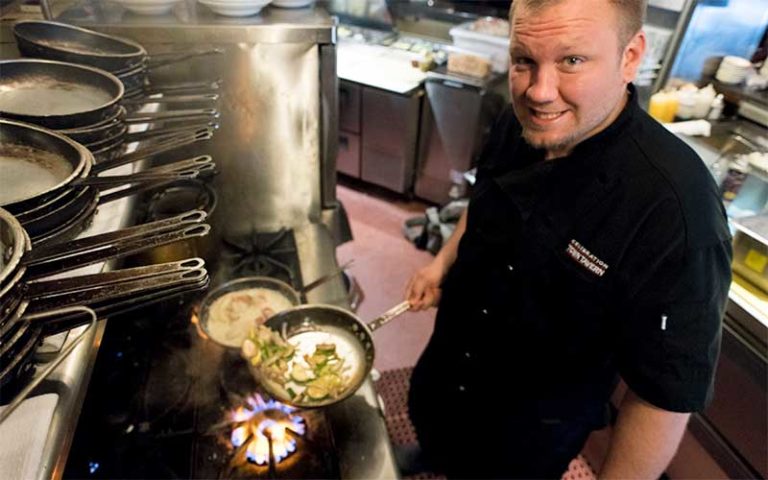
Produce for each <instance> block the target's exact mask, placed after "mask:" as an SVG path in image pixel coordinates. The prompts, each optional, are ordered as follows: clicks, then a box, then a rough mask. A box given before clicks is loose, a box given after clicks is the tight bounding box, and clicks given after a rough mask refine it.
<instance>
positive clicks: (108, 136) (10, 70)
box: [0, 59, 218, 162]
mask: <svg viewBox="0 0 768 480" xmlns="http://www.w3.org/2000/svg"><path fill="white" fill-rule="evenodd" d="M0 70H1V71H2V75H0V117H3V118H9V119H14V120H19V121H22V122H28V123H34V124H35V125H39V126H42V127H45V128H49V129H53V130H56V131H59V132H60V133H63V134H65V135H67V136H69V137H70V138H72V139H74V140H76V141H78V142H80V143H82V144H83V145H84V146H85V147H86V148H88V149H89V150H91V151H92V152H93V153H94V156H95V159H96V161H97V162H99V161H102V160H105V161H106V160H113V159H115V158H118V157H120V156H122V155H123V153H124V146H125V145H126V143H127V142H131V141H135V140H145V139H146V137H148V138H150V139H151V140H150V144H149V145H145V150H140V151H138V152H134V153H133V158H146V157H148V156H151V155H155V154H157V153H161V152H163V151H167V150H171V149H173V148H176V147H179V146H183V145H187V144H189V143H192V142H195V141H198V140H204V139H207V138H210V136H211V135H212V134H213V130H214V129H215V128H216V125H215V124H214V123H211V122H212V120H213V119H215V118H216V117H217V116H218V112H217V111H216V110H215V109H210V108H201V109H191V110H171V111H167V112H159V113H155V114H140V115H133V116H130V115H127V114H126V110H125V106H124V105H123V103H124V102H123V95H124V91H125V89H124V87H123V84H122V83H120V81H119V80H118V79H117V77H115V76H114V75H112V74H110V73H108V72H105V71H103V70H100V69H98V68H94V67H89V66H85V65H77V64H74V63H65V62H58V61H53V60H38V59H20V60H5V61H0ZM185 98H187V99H188V97H185ZM165 120H172V121H175V122H178V121H183V122H184V123H183V125H182V126H181V127H179V126H164V127H162V128H155V129H152V130H151V131H150V132H149V133H140V134H135V133H134V134H130V133H128V130H129V126H130V125H131V124H134V123H146V122H158V121H165ZM152 142H153V143H154V144H152Z"/></svg>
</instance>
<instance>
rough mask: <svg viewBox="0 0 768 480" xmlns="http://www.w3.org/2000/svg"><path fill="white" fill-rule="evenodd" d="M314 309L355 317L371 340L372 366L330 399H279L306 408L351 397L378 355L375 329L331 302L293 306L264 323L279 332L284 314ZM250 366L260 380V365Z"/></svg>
mask: <svg viewBox="0 0 768 480" xmlns="http://www.w3.org/2000/svg"><path fill="white" fill-rule="evenodd" d="M313 309H314V310H318V309H319V310H323V311H331V312H335V313H340V314H343V315H346V316H348V317H350V318H352V319H354V320H355V321H356V323H357V324H358V326H359V327H361V329H362V330H363V332H365V333H366V334H367V336H368V338H369V339H370V341H371V355H372V360H371V366H370V368H367V369H366V372H365V373H364V374H363V375H362V377H360V380H359V381H358V382H357V383H355V384H354V385H352V384H350V385H348V386H347V389H346V390H345V391H344V393H343V394H342V395H340V396H338V397H336V398H330V399H326V400H321V401H319V402H311V403H306V402H295V401H293V400H290V399H285V398H282V397H281V398H279V399H278V400H280V401H281V402H284V403H287V404H289V405H293V406H295V407H298V408H304V409H314V408H324V407H328V406H331V405H335V404H337V403H339V402H342V401H344V400H346V399H347V398H350V397H351V396H353V395H354V394H355V393H357V391H358V390H359V389H360V387H361V386H362V384H363V383H365V379H366V377H367V375H368V373H370V370H371V368H373V358H375V357H376V347H375V345H374V343H373V338H374V337H373V331H372V330H371V329H370V327H368V324H366V323H365V322H364V321H363V320H361V319H360V317H358V316H357V314H355V313H354V312H352V311H350V310H347V309H346V308H343V307H339V306H337V305H331V304H325V303H309V304H304V305H299V306H297V307H294V308H291V309H289V310H283V311H282V312H278V313H276V314H274V315H273V316H272V317H270V318H268V319H267V321H266V322H264V325H265V326H267V327H268V328H270V329H272V330H273V331H276V332H278V333H279V332H281V328H280V326H279V325H278V323H279V322H280V318H279V317H281V316H284V315H288V314H294V315H298V314H300V313H301V312H303V311H305V310H313ZM297 333H301V332H297ZM292 336H293V335H289V336H288V339H290V338H291V337H292ZM288 339H286V340H288ZM248 368H249V370H250V371H251V374H252V375H254V377H255V378H256V379H257V381H258V372H254V370H255V369H257V368H258V367H255V366H253V365H251V362H248ZM363 368H365V367H363ZM262 387H263V388H266V389H267V390H270V391H269V393H270V394H273V392H272V391H271V390H272V389H271V388H270V387H264V386H263V385H262Z"/></svg>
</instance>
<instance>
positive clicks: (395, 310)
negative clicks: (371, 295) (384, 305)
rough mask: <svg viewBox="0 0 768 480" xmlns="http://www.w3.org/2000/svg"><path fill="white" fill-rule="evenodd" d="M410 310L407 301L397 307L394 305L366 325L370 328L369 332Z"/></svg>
mask: <svg viewBox="0 0 768 480" xmlns="http://www.w3.org/2000/svg"><path fill="white" fill-rule="evenodd" d="M410 309H411V304H410V303H408V302H407V301H405V302H403V303H401V304H399V305H395V306H394V307H392V308H390V309H389V310H387V311H386V312H384V313H382V314H381V315H379V316H378V317H376V318H375V319H373V320H372V321H371V322H370V323H369V324H368V328H370V329H371V331H374V330H376V329H378V328H379V327H383V326H384V325H386V324H388V323H389V322H390V321H391V320H393V319H395V318H397V317H399V316H400V315H402V314H404V313H405V312H407V311H408V310H410Z"/></svg>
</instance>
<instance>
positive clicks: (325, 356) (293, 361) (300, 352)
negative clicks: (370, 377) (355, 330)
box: [243, 325, 350, 405]
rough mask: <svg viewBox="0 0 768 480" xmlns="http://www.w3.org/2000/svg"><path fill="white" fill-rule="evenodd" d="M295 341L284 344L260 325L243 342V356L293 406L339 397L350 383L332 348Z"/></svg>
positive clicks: (322, 344) (282, 339)
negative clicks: (291, 402) (274, 385)
mask: <svg viewBox="0 0 768 480" xmlns="http://www.w3.org/2000/svg"><path fill="white" fill-rule="evenodd" d="M299 337H301V335H297V336H296V337H292V338H289V339H288V340H286V339H284V338H283V337H282V336H280V334H278V333H277V332H274V331H273V330H270V329H269V328H267V327H265V326H263V325H260V326H258V327H256V328H255V329H254V330H253V331H252V332H251V335H249V337H248V339H246V340H245V341H244V342H243V356H244V357H246V358H247V359H248V360H249V361H250V362H251V365H253V366H254V367H256V368H258V369H259V372H260V373H261V375H263V377H264V378H265V379H266V380H268V381H271V382H274V384H277V385H279V387H280V390H281V391H282V392H284V394H285V395H286V396H287V397H288V398H290V399H291V400H292V401H294V402H296V403H301V404H305V405H307V404H312V403H314V402H322V401H326V400H333V399H335V398H338V397H339V396H341V395H342V394H343V393H344V391H345V390H346V389H347V388H348V387H349V384H350V379H349V375H348V374H347V370H348V368H347V366H346V365H345V360H344V357H343V356H341V355H340V354H339V352H338V351H337V347H336V344H334V343H330V342H323V343H312V344H311V345H310V342H303V341H301V340H302V339H300V338H299Z"/></svg>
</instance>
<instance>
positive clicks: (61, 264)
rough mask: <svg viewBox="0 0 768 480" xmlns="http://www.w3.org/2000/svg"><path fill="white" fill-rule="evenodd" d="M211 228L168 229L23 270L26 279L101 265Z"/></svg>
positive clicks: (49, 260)
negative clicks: (25, 273)
mask: <svg viewBox="0 0 768 480" xmlns="http://www.w3.org/2000/svg"><path fill="white" fill-rule="evenodd" d="M210 230H211V227H210V225H208V224H205V223H203V224H201V225H192V226H187V227H184V228H181V229H175V230H171V231H169V232H164V233H160V234H156V235H150V236H139V237H135V238H129V239H125V240H121V241H118V242H114V243H112V244H110V245H106V246H101V247H99V248H92V249H90V250H86V251H83V252H80V253H77V254H74V255H68V254H66V253H63V254H62V255H60V256H59V257H54V258H52V259H48V260H45V261H44V262H37V263H35V264H34V265H30V266H29V267H27V272H28V273H29V278H32V279H36V278H42V277H45V276H48V275H51V274H53V273H59V272H65V271H68V270H73V269H75V268H80V267H83V266H86V265H92V264H94V263H99V262H103V261H106V260H110V259H113V258H118V257H124V256H126V255H131V254H134V253H137V252H141V251H144V250H147V249H150V248H154V247H159V246H160V245H166V244H169V243H174V242H177V241H179V240H188V239H190V238H195V237H203V236H205V235H208V232H210Z"/></svg>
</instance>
